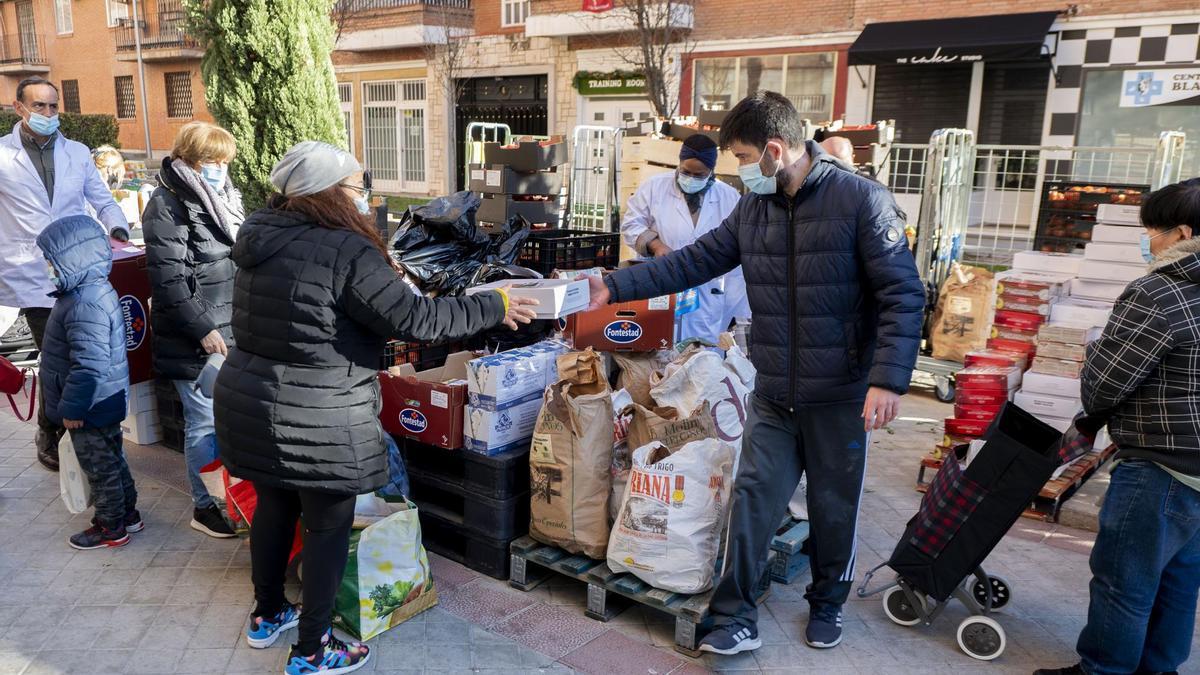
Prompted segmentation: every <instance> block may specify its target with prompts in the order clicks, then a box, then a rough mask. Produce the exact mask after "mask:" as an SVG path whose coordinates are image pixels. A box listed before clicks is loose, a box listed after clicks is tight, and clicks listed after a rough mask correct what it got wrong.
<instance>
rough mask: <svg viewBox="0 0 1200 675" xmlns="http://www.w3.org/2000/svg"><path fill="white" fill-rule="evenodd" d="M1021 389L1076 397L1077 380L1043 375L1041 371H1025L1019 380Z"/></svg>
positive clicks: (1063, 396)
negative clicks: (1020, 380) (1023, 376)
mask: <svg viewBox="0 0 1200 675" xmlns="http://www.w3.org/2000/svg"><path fill="white" fill-rule="evenodd" d="M1021 390H1022V391H1026V392H1029V393H1031V394H1047V395H1050V396H1058V397H1060V398H1068V399H1071V398H1073V399H1078V398H1079V380H1077V379H1075V378H1073V377H1060V376H1058V375H1044V374H1042V373H1025V379H1024V380H1023V381H1022V382H1021Z"/></svg>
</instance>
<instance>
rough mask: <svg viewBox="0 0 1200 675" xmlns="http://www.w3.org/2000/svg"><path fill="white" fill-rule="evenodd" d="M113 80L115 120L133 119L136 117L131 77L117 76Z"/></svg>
mask: <svg viewBox="0 0 1200 675" xmlns="http://www.w3.org/2000/svg"><path fill="white" fill-rule="evenodd" d="M113 79H114V81H115V82H116V87H117V119H119V120H128V119H133V118H134V117H136V116H137V104H136V103H135V100H134V97H133V76H132V75H118V76H117V77H115V78H113Z"/></svg>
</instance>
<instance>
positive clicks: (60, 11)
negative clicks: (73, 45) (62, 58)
mask: <svg viewBox="0 0 1200 675" xmlns="http://www.w3.org/2000/svg"><path fill="white" fill-rule="evenodd" d="M54 25H55V27H57V28H58V34H59V35H63V34H64V33H72V32H74V31H75V21H74V19H73V18H72V17H71V0H54Z"/></svg>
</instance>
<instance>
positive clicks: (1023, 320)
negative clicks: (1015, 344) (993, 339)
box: [992, 309, 1046, 337]
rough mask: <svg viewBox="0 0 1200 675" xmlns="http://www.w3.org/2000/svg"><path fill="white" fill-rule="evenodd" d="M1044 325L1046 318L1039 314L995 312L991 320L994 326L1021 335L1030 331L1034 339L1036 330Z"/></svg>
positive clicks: (999, 310)
mask: <svg viewBox="0 0 1200 675" xmlns="http://www.w3.org/2000/svg"><path fill="white" fill-rule="evenodd" d="M1044 323H1046V317H1044V316H1042V315H1041V314H1030V313H1027V312H1010V311H1008V310H1007V309H998V310H996V315H995V318H993V319H992V325H994V326H997V327H999V328H1005V329H1008V330H1013V331H1020V332H1022V333H1024V332H1030V331H1032V332H1033V334H1034V336H1035V337H1036V336H1037V330H1038V328H1040V327H1041V325H1042V324H1044Z"/></svg>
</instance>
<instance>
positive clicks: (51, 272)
mask: <svg viewBox="0 0 1200 675" xmlns="http://www.w3.org/2000/svg"><path fill="white" fill-rule="evenodd" d="M46 276H48V277H50V283H52V284H54V287H55V288H58V270H56V269H54V265H46Z"/></svg>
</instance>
